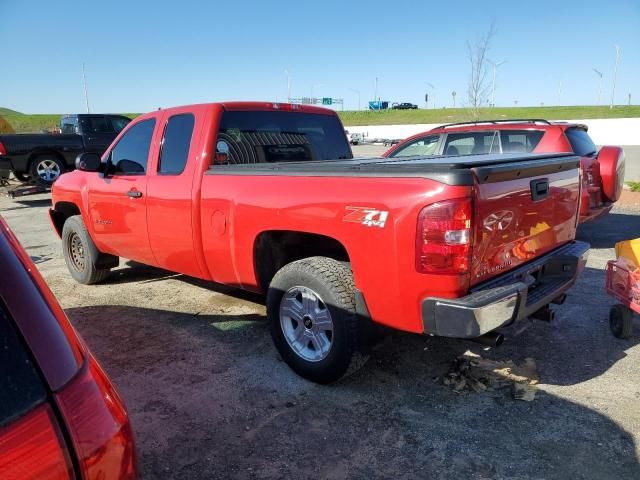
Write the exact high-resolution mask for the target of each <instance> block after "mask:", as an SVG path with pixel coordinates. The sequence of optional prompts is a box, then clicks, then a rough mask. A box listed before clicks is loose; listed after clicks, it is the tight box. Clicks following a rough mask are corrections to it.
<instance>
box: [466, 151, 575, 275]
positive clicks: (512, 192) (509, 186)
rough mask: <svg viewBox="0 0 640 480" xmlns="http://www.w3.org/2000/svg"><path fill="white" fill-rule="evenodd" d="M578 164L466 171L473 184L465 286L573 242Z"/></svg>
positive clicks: (568, 159) (557, 161)
mask: <svg viewBox="0 0 640 480" xmlns="http://www.w3.org/2000/svg"><path fill="white" fill-rule="evenodd" d="M579 166H580V159H579V158H578V157H572V156H564V157H559V158H546V159H539V160H528V161H524V162H511V163H503V164H493V165H485V166H478V167H475V168H472V171H473V174H474V177H475V182H476V186H475V189H476V196H475V199H476V200H475V201H476V204H475V222H474V224H475V232H474V243H473V260H472V264H471V285H475V284H478V283H480V282H483V281H485V280H488V279H490V278H492V277H495V276H497V275H500V274H503V273H505V272H506V271H508V270H511V269H513V268H515V267H517V266H519V265H521V264H523V263H526V262H528V261H530V260H533V259H535V258H536V257H539V256H541V255H544V254H545V253H547V252H549V251H550V250H553V249H554V248H557V247H559V246H561V245H563V244H565V243H567V242H569V241H571V240H572V239H573V238H574V237H575V230H576V226H577V215H578V206H579V200H580V168H579Z"/></svg>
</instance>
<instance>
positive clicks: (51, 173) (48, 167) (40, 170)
mask: <svg viewBox="0 0 640 480" xmlns="http://www.w3.org/2000/svg"><path fill="white" fill-rule="evenodd" d="M36 173H37V174H38V176H39V177H40V178H41V179H42V180H44V181H45V182H53V181H54V180H55V179H56V178H58V177H59V176H60V165H58V164H57V163H56V162H54V161H53V160H41V161H40V162H38V164H37V165H36Z"/></svg>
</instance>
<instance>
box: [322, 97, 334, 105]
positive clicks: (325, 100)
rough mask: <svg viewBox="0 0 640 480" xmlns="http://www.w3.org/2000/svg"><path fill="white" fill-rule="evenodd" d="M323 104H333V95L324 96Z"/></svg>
mask: <svg viewBox="0 0 640 480" xmlns="http://www.w3.org/2000/svg"><path fill="white" fill-rule="evenodd" d="M322 104H323V105H331V104H333V98H331V97H323V98H322Z"/></svg>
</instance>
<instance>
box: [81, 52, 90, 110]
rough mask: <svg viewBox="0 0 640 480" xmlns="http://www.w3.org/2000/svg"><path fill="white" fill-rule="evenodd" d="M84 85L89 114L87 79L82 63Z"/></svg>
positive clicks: (85, 101)
mask: <svg viewBox="0 0 640 480" xmlns="http://www.w3.org/2000/svg"><path fill="white" fill-rule="evenodd" d="M82 84H83V85H84V103H85V104H86V105H87V113H89V95H88V94H87V77H86V75H85V74H84V62H82Z"/></svg>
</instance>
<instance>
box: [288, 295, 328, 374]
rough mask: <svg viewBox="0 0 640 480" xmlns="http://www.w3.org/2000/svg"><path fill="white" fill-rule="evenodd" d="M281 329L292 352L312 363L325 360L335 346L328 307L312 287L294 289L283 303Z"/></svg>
mask: <svg viewBox="0 0 640 480" xmlns="http://www.w3.org/2000/svg"><path fill="white" fill-rule="evenodd" d="M280 328H282V333H283V334H284V338H285V339H286V341H287V343H288V344H289V346H290V347H291V349H292V350H293V351H294V352H295V353H296V354H297V355H298V356H299V357H300V358H302V359H304V360H306V361H308V362H319V361H321V360H324V359H325V358H326V357H327V355H329V352H330V351H331V347H332V345H333V320H332V318H331V312H329V308H328V307H327V305H326V303H324V301H323V300H322V298H320V295H318V294H317V293H316V292H314V291H313V290H311V289H310V288H308V287H292V288H290V289H289V290H287V292H286V293H285V294H284V295H283V296H282V300H281V301H280Z"/></svg>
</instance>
